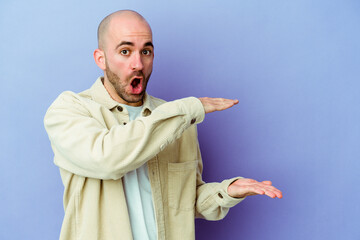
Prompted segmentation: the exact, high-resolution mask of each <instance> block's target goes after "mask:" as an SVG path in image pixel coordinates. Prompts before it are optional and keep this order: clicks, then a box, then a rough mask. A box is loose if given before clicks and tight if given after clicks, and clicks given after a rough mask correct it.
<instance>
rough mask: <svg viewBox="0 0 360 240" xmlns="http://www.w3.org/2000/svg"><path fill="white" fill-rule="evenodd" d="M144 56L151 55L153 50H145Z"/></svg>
mask: <svg viewBox="0 0 360 240" xmlns="http://www.w3.org/2000/svg"><path fill="white" fill-rule="evenodd" d="M142 54H144V55H150V54H151V50H143V51H142Z"/></svg>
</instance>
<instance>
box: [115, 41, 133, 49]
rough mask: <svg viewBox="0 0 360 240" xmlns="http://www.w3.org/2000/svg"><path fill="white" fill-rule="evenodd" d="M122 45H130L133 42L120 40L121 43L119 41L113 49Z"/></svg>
mask: <svg viewBox="0 0 360 240" xmlns="http://www.w3.org/2000/svg"><path fill="white" fill-rule="evenodd" d="M123 45H130V46H134V43H132V42H126V41H122V42H121V43H119V44H118V45H117V46H116V48H115V49H118V48H119V47H121V46H123Z"/></svg>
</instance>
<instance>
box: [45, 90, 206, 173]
mask: <svg viewBox="0 0 360 240" xmlns="http://www.w3.org/2000/svg"><path fill="white" fill-rule="evenodd" d="M89 104H92V103H91V102H90V100H89V99H86V98H82V97H80V96H79V95H77V94H75V93H72V92H64V93H62V94H61V95H60V96H59V97H58V98H57V99H56V100H55V101H54V103H53V104H52V105H51V106H50V108H49V109H48V111H47V113H46V115H45V118H44V125H45V129H46V131H47V133H48V136H49V139H50V142H51V145H52V148H53V151H54V155H55V156H54V162H55V164H56V165H58V166H59V167H61V168H64V169H65V170H67V171H70V172H72V173H74V174H77V175H80V176H85V177H91V178H98V179H119V178H121V177H122V176H123V175H124V174H125V173H127V172H129V171H132V170H134V169H136V168H138V167H140V166H141V165H143V164H144V163H145V162H147V161H148V160H150V159H151V158H152V157H154V156H155V155H156V154H157V153H158V152H160V151H161V150H163V149H164V148H165V147H166V146H167V145H168V144H169V143H172V142H173V141H175V140H176V139H178V138H180V137H181V135H182V133H183V132H184V131H185V130H186V129H187V128H189V127H190V126H191V125H193V124H197V123H200V122H202V121H203V119H204V116H205V112H204V109H203V106H202V104H201V102H200V100H198V99H197V98H194V97H189V98H184V99H180V100H176V101H173V102H168V103H164V104H162V105H161V106H159V107H157V108H156V109H154V110H153V112H152V114H151V115H150V116H147V117H140V118H138V119H136V120H134V121H131V122H130V123H128V124H127V125H120V124H116V125H114V126H112V127H111V128H108V127H107V126H106V125H105V123H104V122H102V121H101V119H99V118H95V117H94V116H93V115H94V113H93V112H91V111H90V110H89ZM92 107H93V106H92ZM99 108H100V107H99ZM101 111H104V109H100V110H98V111H97V112H101Z"/></svg>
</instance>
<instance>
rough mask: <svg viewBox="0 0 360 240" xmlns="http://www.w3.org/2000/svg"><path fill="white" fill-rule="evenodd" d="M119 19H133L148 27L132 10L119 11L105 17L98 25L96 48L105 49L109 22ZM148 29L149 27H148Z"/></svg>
mask: <svg viewBox="0 0 360 240" xmlns="http://www.w3.org/2000/svg"><path fill="white" fill-rule="evenodd" d="M114 18H117V19H121V18H133V19H134V20H140V21H143V22H145V23H146V24H147V25H148V26H149V24H148V22H147V21H146V20H145V18H144V17H143V16H141V15H140V14H139V13H137V12H135V11H133V10H119V11H116V12H113V13H111V14H109V15H107V16H106V17H105V18H104V19H103V20H102V21H101V22H100V24H99V26H98V30H97V39H98V48H99V49H101V50H104V49H105V47H106V36H107V34H108V30H109V26H110V24H111V21H112V20H113V19H114ZM149 28H150V26H149ZM150 30H151V28H150Z"/></svg>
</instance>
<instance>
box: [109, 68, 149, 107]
mask: <svg viewBox="0 0 360 240" xmlns="http://www.w3.org/2000/svg"><path fill="white" fill-rule="evenodd" d="M105 64H106V69H105V73H106V76H107V78H108V80H109V82H110V83H111V85H112V86H113V87H114V89H115V91H116V93H117V95H118V96H119V97H120V98H121V99H123V100H124V101H126V102H128V103H138V102H140V101H142V100H143V98H144V95H145V92H146V87H147V84H148V82H149V79H150V76H151V73H150V74H149V76H147V77H146V78H145V76H144V73H143V72H142V71H135V72H133V74H132V75H131V76H129V78H128V81H126V82H125V83H124V84H121V79H120V77H119V76H118V75H116V74H115V73H114V72H113V71H111V69H110V68H109V65H108V64H107V62H105ZM134 76H142V77H143V81H144V89H143V91H142V92H141V93H140V94H127V93H126V92H125V88H126V86H127V83H129V82H130V81H131V80H130V79H131V78H132V77H134Z"/></svg>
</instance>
